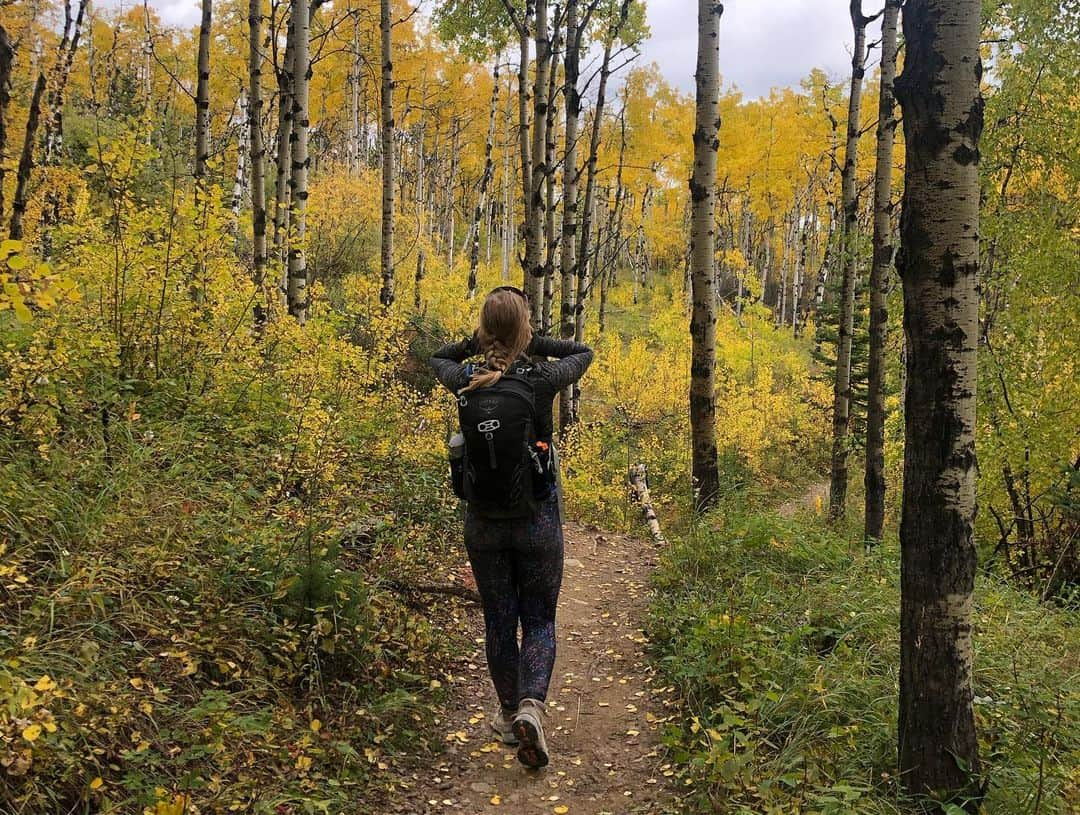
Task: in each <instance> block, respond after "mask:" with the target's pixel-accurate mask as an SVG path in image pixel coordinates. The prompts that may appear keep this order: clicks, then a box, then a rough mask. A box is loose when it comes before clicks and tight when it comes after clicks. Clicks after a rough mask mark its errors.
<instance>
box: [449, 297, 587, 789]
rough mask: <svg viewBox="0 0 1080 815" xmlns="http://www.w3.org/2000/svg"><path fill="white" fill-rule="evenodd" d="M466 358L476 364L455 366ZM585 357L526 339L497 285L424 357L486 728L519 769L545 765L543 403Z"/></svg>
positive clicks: (515, 300) (547, 530)
mask: <svg viewBox="0 0 1080 815" xmlns="http://www.w3.org/2000/svg"><path fill="white" fill-rule="evenodd" d="M474 356H480V357H483V362H482V363H480V364H475V363H469V364H463V363H465V361H466V360H467V359H469V358H470V357H474ZM548 357H555V359H547V358H548ZM592 358H593V352H592V350H590V349H589V348H588V346H586V345H583V344H581V343H578V342H573V341H571V340H555V339H551V338H548V337H533V333H532V327H531V326H530V324H529V303H528V299H527V298H526V296H525V294H524V292H522V291H521V290H520V289H517V288H515V287H513V286H500V287H498V288H496V289H494V290H492V292H491V293H490V294H488V296H487V297H486V298H485V299H484V304H483V306H482V307H481V310H480V321H479V326H478V327H477V329H476V333H475V334H474V335H473V336H472V337H470V338H468V339H465V340H462V341H461V342H456V343H451V344H449V345H445V346H443V347H442V348H440V349H439V350H438V351H436V352H435V354H434V355H433V356H432V359H431V364H432V367H433V368H434V369H435V375H436V376H437V377H438V379H439V381H440V382H442V384H443V385H445V386H446V387H447V388H448V389H449V390H450V391H451V392H452V393H454V394H455V395H456V396H457V397H458V405H459V408H458V410H459V415H460V418H461V429H462V434H463V436H462V437H461V438H463V439H464V447H465V450H464V454H465V455H464V461H463V465H462V467H461V468H460V469H461V473H460V476H461V478H460V483H458V481H457V480H456V481H455V491H456V492H458V494H459V495H461V496H463V497H464V498H465V499H466V509H465V549H466V551H467V552H468V555H469V562H470V564H471V565H472V570H473V575H474V576H475V577H476V586H477V589H478V590H479V592H480V599H481V602H482V604H483V609H484V627H485V643H486V651H487V661H488V670H489V672H490V674H491V681H492V684H494V686H495V692H496V694H497V695H498V698H499V705H500V710H499V712H498V714H497V715H496V716H495V717H494V718H493V720H492V723H491V726H492V728H493V729H494V730H495V732H496V733H497V734H498V735H499V737H500V738H501V739H502V741H503V742H504V743H506V744H517V745H518V751H517V755H518V760H519V761H521V763H522V764H524V765H525V766H526V767H530V768H539V767H543V766H545V765H546V764H547V763H548V750H547V742H546V740H545V738H544V727H543V722H542V721H541V715H542V713H543V711H544V710H545V701H546V699H547V691H548V683H549V682H550V681H551V673H552V670H553V668H554V666H555V607H556V604H557V603H558V599H559V588H560V586H561V584H562V573H563V533H562V517H561V512H560V498H561V496H560V494H559V493H560V490H561V484H560V483H559V479H558V461H557V459H556V458H555V454H554V447H553V446H552V436H553V420H552V404H553V402H554V400H555V396H556V394H558V393H559V391H561V390H562V389H563V388H566V387H569V386H570V385H572V384H574V383H575V382H577V381H578V380H579V379H580V378H581V376H582V374H584V373H585V369H586V368H588V367H589V363H591V362H592ZM530 397H531V401H530ZM455 439H456V440H459V441H460V440H461V439H460V438H459V437H455ZM451 444H452V446H453V444H454V441H452V442H451ZM523 451H524V452H523ZM451 455H453V448H452V453H451ZM455 479H457V476H456V475H455ZM459 490H460V491H459ZM519 623H520V625H521V642H520V645H519V643H518V624H519Z"/></svg>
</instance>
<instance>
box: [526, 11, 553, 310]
mask: <svg viewBox="0 0 1080 815" xmlns="http://www.w3.org/2000/svg"><path fill="white" fill-rule="evenodd" d="M535 39H536V71H535V72H534V82H533V123H532V142H531V153H532V158H531V169H532V178H531V180H530V181H529V198H528V200H527V204H526V213H525V281H524V289H525V293H526V294H527V295H528V297H529V302H530V303H531V306H532V322H533V327H534V328H535V329H539V328H540V324H541V318H542V314H541V312H542V309H543V305H544V299H543V291H542V289H541V286H542V285H543V277H544V261H543V257H544V247H543V242H544V231H543V228H544V223H543V210H544V197H543V196H544V186H543V185H544V177H545V176H546V175H547V167H546V166H545V164H544V150H545V142H546V139H547V107H548V98H547V91H548V87H547V86H548V72H549V71H550V70H551V40H550V38H549V35H548V4H547V0H536V38H535Z"/></svg>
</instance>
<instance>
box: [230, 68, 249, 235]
mask: <svg viewBox="0 0 1080 815" xmlns="http://www.w3.org/2000/svg"><path fill="white" fill-rule="evenodd" d="M240 117H241V122H240V133H239V135H238V136H237V139H236V148H237V149H236V173H235V174H234V175H233V191H232V202H231V204H230V206H229V209H230V210H232V214H233V217H234V218H239V217H240V206H241V205H242V204H243V203H244V184H245V183H246V182H247V158H248V154H249V153H250V151H251V134H250V133H249V132H248V126H249V125H250V124H251V114H250V112H249V111H248V97H247V91H246V90H245V89H243V88H241V89H240ZM234 224H235V222H234ZM234 228H235V226H234Z"/></svg>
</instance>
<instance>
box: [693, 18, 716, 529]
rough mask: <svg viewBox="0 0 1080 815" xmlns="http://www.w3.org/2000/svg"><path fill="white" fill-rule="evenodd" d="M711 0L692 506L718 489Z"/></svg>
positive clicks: (705, 36)
mask: <svg viewBox="0 0 1080 815" xmlns="http://www.w3.org/2000/svg"><path fill="white" fill-rule="evenodd" d="M723 13H724V7H723V5H721V4H720V3H717V2H715V0H698V58H697V72H696V74H695V80H696V85H697V110H696V116H695V123H694V125H695V126H694V174H693V177H692V178H691V180H690V198H691V201H692V202H693V215H692V217H691V225H690V252H691V261H690V263H691V270H690V280H691V285H692V289H693V300H694V306H693V311H692V314H691V317H690V338H691V341H692V346H693V347H692V351H691V358H690V428H691V435H692V446H693V478H694V490H695V500H694V504H695V508H696V509H697V510H698V511H699V512H700V511H704V510H707V509H710V508H711V507H713V506H715V504H716V499H717V494H718V492H719V489H720V474H719V471H718V469H717V458H716V283H715V277H714V274H713V267H714V257H713V254H714V250H715V239H716V235H715V232H716V219H715V214H714V210H715V208H716V151H717V149H718V147H719V140H718V134H717V131H718V130H719V128H720V109H719V108H720V106H719V86H720V50H719V44H718V39H717V38H718V37H719V34H720V15H721V14H723Z"/></svg>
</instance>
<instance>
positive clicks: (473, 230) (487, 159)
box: [468, 59, 499, 300]
mask: <svg viewBox="0 0 1080 815" xmlns="http://www.w3.org/2000/svg"><path fill="white" fill-rule="evenodd" d="M492 76H493V79H494V81H493V82H492V83H491V114H490V116H489V117H488V132H487V141H486V142H485V143H484V174H483V175H482V176H481V177H480V190H479V191H478V192H477V198H476V210H475V211H474V212H473V222H472V226H471V227H470V229H469V238H470V250H469V251H470V254H469V292H468V296H469V299H470V300H472V299H473V298H474V297H476V269H477V267H478V266H479V265H480V218H481V216H483V214H484V213H485V212H486V211H487V191H488V185H490V184H491V176H492V173H493V171H494V164H493V162H492V159H491V150H492V148H493V147H494V145H495V116H496V113H498V110H499V61H498V59H496V60H495V70H494V72H493V74H492ZM488 235H489V243H488V245H489V246H490V245H491V244H490V235H491V231H490V229H489V230H488Z"/></svg>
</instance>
